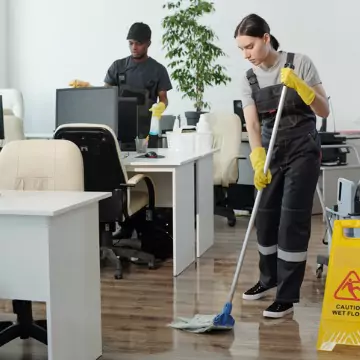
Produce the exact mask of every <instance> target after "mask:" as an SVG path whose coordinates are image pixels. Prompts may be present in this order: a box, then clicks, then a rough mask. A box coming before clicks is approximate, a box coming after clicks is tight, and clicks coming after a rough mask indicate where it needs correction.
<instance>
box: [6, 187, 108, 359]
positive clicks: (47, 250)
mask: <svg viewBox="0 0 360 360" xmlns="http://www.w3.org/2000/svg"><path fill="white" fill-rule="evenodd" d="M0 192H2V194H1V196H0V248H1V251H0V298H2V299H23V300H29V301H42V302H46V318H47V335H48V346H47V350H48V359H49V360H65V359H77V360H95V359H98V358H99V357H100V356H101V355H102V330H101V292H100V259H99V208H98V201H99V200H101V199H104V198H107V197H110V196H111V193H95V192H82V191H79V192H77V191H76V192H75V191H74V192H70V191H68V192H61V191H59V192H42V191H0ZM19 349H20V351H21V347H20V348H19Z"/></svg>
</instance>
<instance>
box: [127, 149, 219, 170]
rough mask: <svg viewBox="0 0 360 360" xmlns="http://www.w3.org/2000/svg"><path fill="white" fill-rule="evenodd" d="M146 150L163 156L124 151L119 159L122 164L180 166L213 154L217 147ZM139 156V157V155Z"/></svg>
mask: <svg viewBox="0 0 360 360" xmlns="http://www.w3.org/2000/svg"><path fill="white" fill-rule="evenodd" d="M147 151H148V152H150V151H154V152H156V153H157V154H158V155H162V156H164V157H163V158H145V157H142V156H144V155H145V154H139V153H137V152H133V151H131V152H126V151H123V152H122V153H121V155H122V156H121V158H122V159H121V160H122V163H123V165H124V166H181V165H185V164H187V163H189V162H192V161H196V160H198V159H200V158H202V157H204V156H208V155H209V154H213V153H215V152H217V151H219V149H211V150H209V151H207V152H201V153H196V152H180V151H175V150H171V149H167V148H159V149H148V150H147ZM139 156H141V157H139Z"/></svg>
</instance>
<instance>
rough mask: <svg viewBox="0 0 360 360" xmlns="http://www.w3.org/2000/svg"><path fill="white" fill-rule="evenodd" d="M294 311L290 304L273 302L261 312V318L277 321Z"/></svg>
mask: <svg viewBox="0 0 360 360" xmlns="http://www.w3.org/2000/svg"><path fill="white" fill-rule="evenodd" d="M293 311H294V305H293V304H292V303H281V302H277V301H275V302H274V303H273V304H272V305H270V306H269V307H268V308H267V309H266V310H264V312H263V316H264V317H267V318H273V319H279V318H282V317H283V316H285V315H287V314H291V313H292V312H293Z"/></svg>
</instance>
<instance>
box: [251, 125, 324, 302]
mask: <svg viewBox="0 0 360 360" xmlns="http://www.w3.org/2000/svg"><path fill="white" fill-rule="evenodd" d="M269 141H270V139H268V138H265V139H263V146H264V147H265V148H267V147H268V144H269ZM320 154H321V146H320V139H319V135H318V134H317V132H316V131H314V132H311V133H306V134H304V135H301V136H299V137H296V138H294V139H291V140H290V139H283V140H282V139H279V140H278V141H277V142H276V144H275V146H274V151H273V156H272V160H271V163H270V171H271V173H272V181H271V183H270V184H269V185H268V186H267V187H266V188H265V189H264V190H263V194H262V198H261V201H260V205H259V210H258V214H257V217H256V229H257V237H258V246H259V254H260V282H261V284H262V285H263V286H265V287H274V286H277V295H276V300H277V301H281V302H291V303H296V302H299V298H300V287H301V284H302V282H303V279H304V274H305V266H306V259H307V249H308V243H309V239H310V233H311V214H312V207H313V198H314V193H315V190H316V184H317V181H318V178H319V173H320V163H321V159H320V156H321V155H320Z"/></svg>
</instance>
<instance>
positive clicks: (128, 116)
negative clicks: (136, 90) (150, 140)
mask: <svg viewBox="0 0 360 360" xmlns="http://www.w3.org/2000/svg"><path fill="white" fill-rule="evenodd" d="M118 111H119V114H118V140H119V143H120V149H121V151H134V150H135V149H136V145H135V138H136V137H137V136H138V99H137V98H136V97H132V98H131V97H119V98H118Z"/></svg>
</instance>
